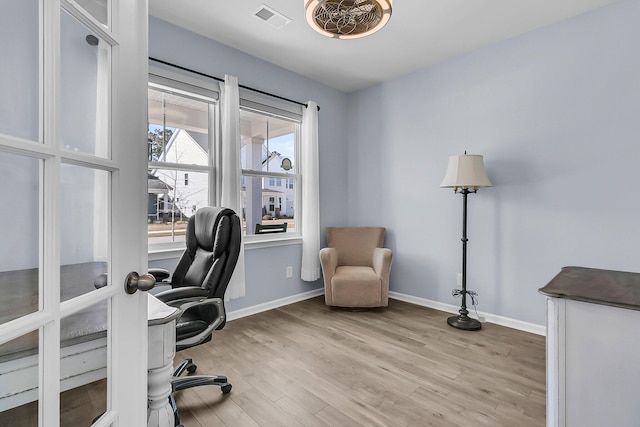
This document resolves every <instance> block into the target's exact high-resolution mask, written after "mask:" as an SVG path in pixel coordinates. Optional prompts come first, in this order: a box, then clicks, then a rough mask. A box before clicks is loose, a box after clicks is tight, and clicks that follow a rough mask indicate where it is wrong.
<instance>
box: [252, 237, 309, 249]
mask: <svg viewBox="0 0 640 427" xmlns="http://www.w3.org/2000/svg"><path fill="white" fill-rule="evenodd" d="M301 244H302V237H301V236H292V237H278V238H274V237H271V238H264V237H263V238H260V239H259V240H257V239H252V238H249V239H245V241H244V248H245V249H246V250H251V249H263V248H272V247H276V246H289V245H301Z"/></svg>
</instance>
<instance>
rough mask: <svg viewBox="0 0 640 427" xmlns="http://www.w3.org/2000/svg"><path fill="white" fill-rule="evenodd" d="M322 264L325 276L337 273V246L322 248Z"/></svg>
mask: <svg viewBox="0 0 640 427" xmlns="http://www.w3.org/2000/svg"><path fill="white" fill-rule="evenodd" d="M320 265H322V272H323V273H324V275H325V277H326V276H329V277H332V276H333V275H334V274H336V267H338V251H337V250H336V249H335V248H322V249H320Z"/></svg>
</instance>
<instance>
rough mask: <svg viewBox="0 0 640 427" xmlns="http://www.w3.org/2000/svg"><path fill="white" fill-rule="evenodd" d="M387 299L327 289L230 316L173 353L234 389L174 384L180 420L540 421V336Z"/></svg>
mask: <svg viewBox="0 0 640 427" xmlns="http://www.w3.org/2000/svg"><path fill="white" fill-rule="evenodd" d="M448 316H449V314H447V313H443V312H440V311H436V310H432V309H427V308H423V307H418V306H415V305H412V304H407V303H403V302H399V301H395V300H391V301H390V302H389V307H388V308H387V309H374V310H366V311H352V310H346V309H336V308H329V307H326V306H325V305H324V300H323V297H319V298H314V299H312V300H308V301H303V302H300V303H296V304H292V305H289V306H285V307H282V308H280V309H276V310H271V311H269V312H265V313H261V314H257V315H254V316H250V317H247V318H243V319H238V320H235V321H233V322H229V323H228V324H227V326H226V327H225V328H224V329H223V330H221V331H218V332H217V333H216V334H215V335H214V340H213V341H212V342H210V343H207V344H205V345H201V346H199V347H194V348H192V349H188V350H184V351H182V352H179V353H178V354H177V356H176V361H180V360H182V359H183V358H185V357H192V358H193V359H194V361H195V362H196V363H197V364H198V373H202V374H205V373H211V374H223V375H227V376H228V377H229V381H230V382H231V383H232V384H233V390H232V391H231V393H230V394H228V395H222V394H221V393H220V390H219V389H217V388H214V387H199V388H194V389H190V390H184V391H180V392H177V393H176V400H177V404H178V408H179V411H180V417H181V420H182V422H183V423H184V425H185V427H198V426H202V427H211V426H229V427H241V426H332V427H333V426H394V427H399V426H492V427H495V426H509V427H511V426H513V427H515V426H518V427H522V426H544V425H545V343H544V337H541V336H537V335H532V334H528V333H525V332H520V331H516V330H513V329H509V328H505V327H501V326H496V325H492V324H484V325H483V329H482V330H481V331H477V332H468V331H460V330H457V329H454V328H451V327H449V326H448V325H447V323H446V318H447V317H448Z"/></svg>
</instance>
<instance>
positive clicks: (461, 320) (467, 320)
mask: <svg viewBox="0 0 640 427" xmlns="http://www.w3.org/2000/svg"><path fill="white" fill-rule="evenodd" d="M453 191H454V192H456V193H458V192H459V193H460V194H462V239H461V240H462V289H454V290H453V294H454V295H460V296H462V306H461V307H460V311H459V313H460V314H459V315H457V316H451V317H449V318H448V319H447V323H448V324H449V325H450V326H453V327H454V328H458V329H463V330H465V331H477V330H478V329H481V328H482V323H480V322H479V321H478V320H476V319H473V318H471V317H469V310H467V294H468V293H469V292H468V291H467V242H468V241H469V239H467V196H468V195H469V193H477V192H478V188H477V187H474V189H473V190H469V188H468V187H462V188H460V189H458V188H457V187H454V189H453Z"/></svg>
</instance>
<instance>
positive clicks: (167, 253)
mask: <svg viewBox="0 0 640 427" xmlns="http://www.w3.org/2000/svg"><path fill="white" fill-rule="evenodd" d="M301 244H302V237H300V236H292V237H284V238H273V237H271V238H261V239H259V240H257V239H253V238H250V239H245V241H244V248H245V249H246V250H252V249H264V248H273V247H277V246H289V245H301ZM183 252H184V246H174V247H157V248H153V249H150V250H149V261H158V260H163V259H172V258H180V256H181V255H182V253H183Z"/></svg>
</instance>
